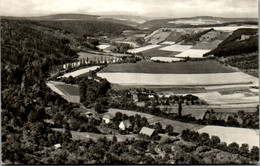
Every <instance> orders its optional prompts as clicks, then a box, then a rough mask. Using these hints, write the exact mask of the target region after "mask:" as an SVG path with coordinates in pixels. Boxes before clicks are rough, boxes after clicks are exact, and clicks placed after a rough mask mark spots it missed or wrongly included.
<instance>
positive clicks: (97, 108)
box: [94, 103, 102, 113]
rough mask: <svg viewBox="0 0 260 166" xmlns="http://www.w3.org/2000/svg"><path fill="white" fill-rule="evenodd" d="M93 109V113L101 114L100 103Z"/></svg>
mask: <svg viewBox="0 0 260 166" xmlns="http://www.w3.org/2000/svg"><path fill="white" fill-rule="evenodd" d="M94 109H95V111H96V112H97V113H100V112H102V106H101V104H100V103H96V104H95V108H94Z"/></svg>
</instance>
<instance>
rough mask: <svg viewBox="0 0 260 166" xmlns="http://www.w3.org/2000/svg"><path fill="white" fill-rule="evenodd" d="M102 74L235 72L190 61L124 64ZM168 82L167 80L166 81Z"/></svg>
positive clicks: (205, 63) (111, 65)
mask: <svg viewBox="0 0 260 166" xmlns="http://www.w3.org/2000/svg"><path fill="white" fill-rule="evenodd" d="M100 72H101V73H114V72H117V73H139V74H141V73H149V74H151V73H155V74H204V73H212V74H213V73H232V72H234V70H232V69H230V68H227V67H224V66H222V65H221V64H219V63H217V62H215V61H211V60H207V61H189V62H176V63H155V62H137V63H124V64H110V65H108V66H107V67H105V68H103V69H102V70H101V71H100ZM164 81H165V82H167V80H164ZM176 81H177V80H176Z"/></svg>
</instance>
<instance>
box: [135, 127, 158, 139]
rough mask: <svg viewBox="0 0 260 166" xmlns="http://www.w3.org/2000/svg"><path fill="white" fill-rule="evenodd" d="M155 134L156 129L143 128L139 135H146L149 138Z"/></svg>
mask: <svg viewBox="0 0 260 166" xmlns="http://www.w3.org/2000/svg"><path fill="white" fill-rule="evenodd" d="M154 133H155V129H151V128H148V127H143V128H142V129H141V131H140V132H139V134H144V135H147V136H149V137H152V136H153V134H154Z"/></svg>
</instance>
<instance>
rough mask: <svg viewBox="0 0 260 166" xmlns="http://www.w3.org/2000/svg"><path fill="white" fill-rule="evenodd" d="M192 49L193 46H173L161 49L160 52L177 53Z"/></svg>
mask: <svg viewBox="0 0 260 166" xmlns="http://www.w3.org/2000/svg"><path fill="white" fill-rule="evenodd" d="M191 47H192V45H178V44H176V45H171V46H166V47H163V48H161V49H160V50H164V51H175V52H184V51H186V50H188V49H190V48H191Z"/></svg>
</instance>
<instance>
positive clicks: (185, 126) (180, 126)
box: [108, 108, 204, 132]
mask: <svg viewBox="0 0 260 166" xmlns="http://www.w3.org/2000/svg"><path fill="white" fill-rule="evenodd" d="M108 112H109V113H110V114H112V115H115V113H116V112H121V113H123V114H126V115H128V116H134V115H135V114H138V115H140V116H141V117H146V118H147V120H148V122H149V123H150V124H155V123H157V122H160V123H161V124H162V126H163V128H165V127H166V126H167V125H168V124H169V125H172V126H173V128H174V131H175V132H181V131H182V130H185V129H190V130H198V129H201V128H203V127H204V126H203V125H198V124H190V123H183V122H179V121H175V120H170V119H165V118H161V117H159V116H154V115H150V114H145V113H141V112H136V111H128V110H121V109H112V108H110V109H109V110H108Z"/></svg>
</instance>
